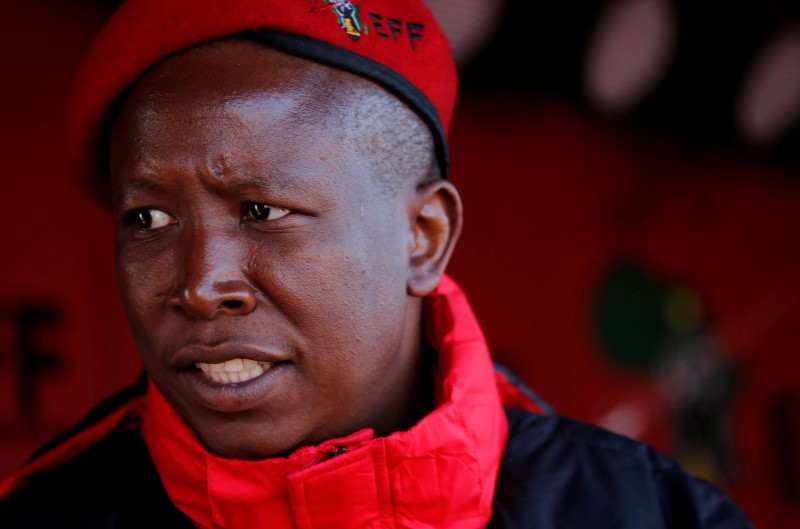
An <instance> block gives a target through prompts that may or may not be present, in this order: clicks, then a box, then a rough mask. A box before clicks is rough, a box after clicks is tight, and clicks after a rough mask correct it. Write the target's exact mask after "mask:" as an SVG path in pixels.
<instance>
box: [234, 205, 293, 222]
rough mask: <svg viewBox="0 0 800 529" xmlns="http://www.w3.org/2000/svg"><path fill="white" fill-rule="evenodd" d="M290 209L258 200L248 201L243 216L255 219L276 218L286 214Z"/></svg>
mask: <svg viewBox="0 0 800 529" xmlns="http://www.w3.org/2000/svg"><path fill="white" fill-rule="evenodd" d="M289 213H290V211H289V210H288V209H285V208H276V207H275V206H270V205H269V204H262V203H259V202H249V203H248V204H247V209H246V210H245V214H244V216H245V218H248V219H252V220H255V221H267V220H278V219H280V218H282V217H285V216H286V215H288V214H289Z"/></svg>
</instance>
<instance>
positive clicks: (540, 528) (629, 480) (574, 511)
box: [490, 410, 752, 529]
mask: <svg viewBox="0 0 800 529" xmlns="http://www.w3.org/2000/svg"><path fill="white" fill-rule="evenodd" d="M507 415H508V419H509V442H508V446H507V449H506V453H505V457H504V460H503V462H502V466H501V470H500V476H499V480H498V486H497V493H496V496H495V503H494V515H493V519H492V523H491V524H490V527H503V528H536V529H550V528H552V529H556V528H558V529H568V528H575V529H578V528H580V529H586V528H592V529H602V528H609V529H610V528H614V529H627V528H630V529H642V528H647V529H662V528H663V529H666V528H680V529H745V528H751V527H752V525H751V524H750V523H749V522H748V520H747V518H746V517H745V516H744V514H743V513H742V512H741V511H740V510H739V509H738V508H737V507H736V506H735V505H734V504H733V503H732V502H731V501H730V500H729V499H728V498H726V497H725V496H724V495H723V494H722V493H721V492H720V491H719V490H718V489H717V488H716V487H714V486H713V485H711V484H710V483H707V482H705V481H702V480H699V479H697V478H693V477H691V476H689V475H688V474H686V473H685V472H684V471H683V470H682V469H681V468H680V466H679V465H678V464H677V463H676V462H675V461H673V460H671V459H669V458H667V457H665V456H663V455H661V454H659V453H658V452H656V451H655V450H653V449H651V448H650V447H648V446H646V445H644V444H642V443H639V442H636V441H634V440H632V439H629V438H626V437H623V436H620V435H616V434H613V433H611V432H608V431H606V430H603V429H600V428H596V427H593V426H590V425H588V424H584V423H580V422H576V421H572V420H569V419H565V418H561V417H557V416H553V415H546V416H543V415H536V414H532V413H527V412H521V411H515V410H509V411H508V412H507Z"/></svg>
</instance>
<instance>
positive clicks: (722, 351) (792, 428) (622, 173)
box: [0, 0, 800, 528]
mask: <svg viewBox="0 0 800 529" xmlns="http://www.w3.org/2000/svg"><path fill="white" fill-rule="evenodd" d="M428 4H429V5H430V6H431V8H432V9H433V10H434V13H435V14H436V15H437V16H438V17H439V18H440V21H441V22H442V24H443V26H444V27H445V30H446V31H447V32H448V33H449V34H450V37H451V41H452V45H453V47H454V51H455V52H456V56H457V58H458V59H459V63H460V67H461V70H462V97H461V99H460V101H459V105H458V108H457V112H456V117H455V122H454V125H453V129H452V134H451V139H452V151H453V172H452V180H453V181H454V182H455V183H456V185H457V186H458V187H459V189H460V191H461V192H462V195H463V199H464V203H465V208H466V226H465V231H464V234H463V238H462V240H461V242H460V244H459V247H458V249H457V251H456V254H455V256H454V261H453V263H452V266H451V268H450V274H451V275H452V276H453V277H454V278H455V279H456V280H457V281H458V282H460V283H461V285H462V286H463V287H464V288H465V290H466V291H467V294H468V295H469V296H470V299H471V301H472V304H473V307H474V309H475V310H476V312H477V314H478V316H479V318H480V320H481V321H482V324H483V326H484V330H485V333H486V335H487V338H488V340H489V342H490V344H491V346H492V348H493V351H494V354H495V357H496V359H497V360H498V361H499V362H501V363H503V364H505V365H507V366H509V367H510V368H512V369H513V370H514V371H515V372H516V373H517V374H518V375H519V376H520V377H521V378H522V379H523V380H524V381H525V382H527V383H528V384H529V385H530V386H531V387H532V388H533V389H534V390H535V391H536V392H537V393H538V394H539V395H540V396H541V397H542V398H543V399H544V400H546V401H547V402H548V403H550V405H552V406H553V407H554V408H555V409H556V411H557V412H559V413H561V414H563V415H566V416H570V417H574V418H578V419H582V420H586V421H590V422H593V423H596V424H600V425H603V426H605V427H607V428H610V429H612V430H615V431H618V432H621V433H624V434H627V435H630V436H633V437H636V438H639V439H641V440H643V441H645V442H647V443H650V444H652V445H653V446H655V447H657V448H658V449H660V450H662V451H664V452H666V453H669V454H670V455H672V456H674V457H676V458H677V459H678V460H679V461H680V462H681V463H682V464H683V465H684V467H685V468H686V469H687V470H688V471H690V472H692V473H694V474H696V475H699V476H702V477H704V478H706V479H709V480H711V481H713V482H715V483H716V484H718V485H719V486H720V487H721V488H723V490H725V491H726V492H727V493H728V494H729V495H731V496H732V497H733V498H734V500H735V501H736V502H737V503H738V504H739V505H740V506H741V507H742V508H743V509H744V510H745V511H746V512H747V514H748V515H749V516H750V517H751V519H752V520H753V522H754V523H755V524H756V525H758V526H761V527H770V528H789V527H796V525H795V524H796V521H797V520H798V519H800V369H798V368H800V361H799V360H798V355H800V316H799V315H800V207H799V206H800V178H798V177H800V51H798V50H800V29H798V28H800V9H798V7H795V5H793V4H792V3H791V2H788V1H774V0H773V1H766V2H756V1H750V2H740V3H737V4H736V6H732V5H730V4H729V3H728V4H729V5H723V3H721V2H714V1H711V0H704V1H691V2H690V1H688V0H686V1H678V0H676V1H667V0H661V1H659V0H608V1H602V0H597V1H592V2H585V3H582V4H581V7H580V8H577V7H575V6H574V4H573V5H548V6H542V5H534V4H541V3H534V2H522V1H521V0H520V1H511V0H509V1H507V2H495V3H486V2H479V1H464V0H450V1H448V0H430V1H429V2H428ZM551 4H558V3H551ZM113 7H114V2H102V1H100V0H95V1H89V0H83V1H76V2H70V3H69V5H66V3H64V2H57V1H55V0H35V1H31V2H28V3H18V4H15V5H14V6H13V7H8V6H6V7H3V10H4V12H3V16H2V18H0V20H2V24H3V26H4V27H3V31H2V34H1V36H0V39H2V40H3V42H2V49H3V50H4V52H3V71H4V76H3V78H4V82H3V83H2V85H0V94H1V95H2V97H0V101H1V102H2V105H3V115H4V116H5V120H4V127H3V129H2V134H3V141H2V144H1V146H2V147H1V148H2V160H3V161H4V166H5V167H6V169H5V172H6V181H7V182H8V183H9V184H8V185H7V186H6V190H5V191H4V192H3V193H2V194H0V204H2V206H3V210H4V211H6V212H7V214H8V218H10V219H12V221H11V223H10V224H8V225H7V226H6V228H5V229H3V230H2V235H0V237H2V248H3V260H2V265H0V271H2V273H0V477H4V476H6V475H8V474H9V473H11V472H12V471H13V470H14V469H15V468H16V467H18V466H19V464H21V462H22V461H23V460H24V459H25V458H26V457H27V456H29V455H30V454H31V453H32V451H33V450H34V449H35V448H37V447H38V446H39V445H40V444H41V443H43V442H44V441H46V440H47V439H49V438H50V437H52V436H53V435H55V434H57V433H59V432H60V431H62V430H63V429H65V428H66V427H68V426H70V425H71V424H72V422H74V421H75V420H76V419H77V418H79V417H80V416H81V415H82V414H83V413H84V412H85V411H86V410H87V409H88V408H89V407H90V406H91V405H93V404H95V403H96V402H97V401H99V400H100V399H102V398H103V397H105V396H107V395H109V394H111V393H112V392H114V391H115V390H117V389H119V388H121V387H123V386H124V385H126V384H128V383H130V382H132V381H133V380H134V378H135V377H136V375H137V374H138V372H139V369H140V364H139V361H138V358H137V356H136V351H135V348H134V347H133V345H132V341H131V338H130V333H129V331H128V329H127V327H126V324H125V321H124V316H123V315H122V310H121V306H120V303H119V299H118V296H117V293H116V287H115V284H114V277H113V269H112V255H111V252H112V239H111V226H110V221H109V218H108V217H107V215H106V214H105V213H104V212H103V211H102V210H100V209H99V208H98V207H97V206H95V205H94V204H92V203H91V202H89V201H88V200H87V199H85V198H84V197H82V196H81V195H79V194H78V193H77V192H76V191H75V190H74V189H73V188H72V187H71V185H70V183H69V182H68V181H67V180H66V175H65V173H64V170H63V166H64V162H63V154H64V153H63V137H64V134H66V133H68V128H67V126H66V125H67V124H66V123H65V121H64V107H65V102H66V98H67V95H68V91H69V86H70V83H71V80H72V76H73V75H74V72H75V69H76V68H77V66H78V64H79V62H80V58H81V54H82V53H83V51H84V50H85V49H86V47H87V46H88V45H89V43H90V41H91V39H92V37H93V35H94V34H95V32H96V31H97V30H98V29H99V27H100V26H101V25H102V23H103V21H104V20H105V19H106V18H107V17H108V16H109V15H110V13H111V12H112V10H113Z"/></svg>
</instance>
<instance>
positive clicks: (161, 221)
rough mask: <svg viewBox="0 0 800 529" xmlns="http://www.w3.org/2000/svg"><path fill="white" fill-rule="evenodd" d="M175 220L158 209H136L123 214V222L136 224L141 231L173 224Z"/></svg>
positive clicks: (131, 224)
mask: <svg viewBox="0 0 800 529" xmlns="http://www.w3.org/2000/svg"><path fill="white" fill-rule="evenodd" d="M176 222H177V221H176V220H175V219H174V218H173V217H172V216H171V215H170V214H169V213H165V212H163V211H161V210H160V209H137V210H134V211H131V212H130V213H128V214H127V215H126V216H125V224H127V225H129V226H134V225H135V226H136V227H137V228H139V229H140V230H142V231H148V230H157V229H158V228H163V227H165V226H169V225H170V224H175V223H176Z"/></svg>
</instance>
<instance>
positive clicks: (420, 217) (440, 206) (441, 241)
mask: <svg viewBox="0 0 800 529" xmlns="http://www.w3.org/2000/svg"><path fill="white" fill-rule="evenodd" d="M462 215H463V213H462V208H461V197H460V196H459V194H458V191H457V190H456V188H455V186H454V185H453V184H451V183H450V182H448V181H447V180H436V181H434V182H430V183H428V184H425V185H422V186H420V187H418V188H417V190H416V194H415V196H414V197H413V198H412V200H411V201H410V203H409V219H410V221H411V237H410V240H409V245H408V251H409V277H408V287H407V288H408V294H409V295H411V296H415V297H423V296H426V295H428V294H429V293H430V292H431V291H433V289H435V288H436V286H437V285H438V284H439V279H441V277H442V274H444V270H445V268H446V267H447V263H448V262H449V261H450V256H451V255H452V254H453V249H454V248H455V245H456V241H457V240H458V236H459V234H460V233H461V224H462Z"/></svg>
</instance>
